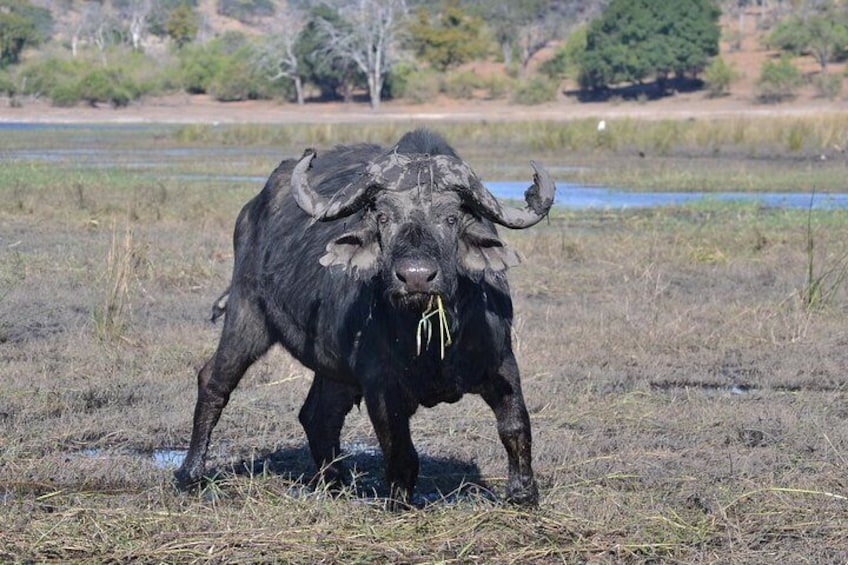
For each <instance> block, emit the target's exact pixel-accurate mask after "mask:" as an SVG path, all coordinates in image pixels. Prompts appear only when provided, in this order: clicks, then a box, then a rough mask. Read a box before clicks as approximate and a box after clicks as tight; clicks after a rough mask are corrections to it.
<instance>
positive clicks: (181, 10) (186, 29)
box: [165, 4, 200, 47]
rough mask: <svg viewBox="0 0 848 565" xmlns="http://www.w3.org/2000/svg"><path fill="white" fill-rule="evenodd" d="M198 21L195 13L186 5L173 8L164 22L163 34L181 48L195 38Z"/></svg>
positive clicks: (198, 26)
mask: <svg viewBox="0 0 848 565" xmlns="http://www.w3.org/2000/svg"><path fill="white" fill-rule="evenodd" d="M199 29H200V21H199V18H198V16H197V13H196V12H195V11H194V10H193V9H192V8H191V7H190V6H189V5H187V4H180V5H179V6H177V7H176V8H174V9H173V10H172V11H171V13H170V15H169V16H168V19H167V20H166V21H165V33H167V34H168V36H169V37H170V38H171V39H173V40H174V43H176V44H177V47H182V46H183V45H185V44H186V43H188V42H189V41H191V40H193V39H194V38H195V37H196V36H197V32H198V30H199Z"/></svg>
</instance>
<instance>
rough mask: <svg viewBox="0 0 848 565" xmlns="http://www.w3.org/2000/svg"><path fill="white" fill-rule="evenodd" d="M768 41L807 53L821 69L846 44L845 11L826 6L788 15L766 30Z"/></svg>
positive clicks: (841, 50) (846, 21) (796, 51)
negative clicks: (768, 32) (804, 12)
mask: <svg viewBox="0 0 848 565" xmlns="http://www.w3.org/2000/svg"><path fill="white" fill-rule="evenodd" d="M768 44H769V45H770V46H772V47H777V48H778V49H780V50H782V51H786V52H788V53H791V54H793V55H802V54H807V53H809V54H811V55H812V56H813V57H815V59H816V61H817V62H818V64H819V66H820V67H821V68H822V70H824V69H826V68H827V64H828V63H829V62H830V61H832V60H834V59H835V58H836V57H837V56H840V55H843V54H844V53H843V51H844V49H845V47H846V45H848V15H846V13H845V12H844V11H843V12H838V11H836V10H835V9H833V8H828V9H825V10H823V11H821V12H816V13H813V14H810V15H808V16H806V17H801V16H797V15H793V16H790V17H789V18H787V19H785V20H783V21H782V22H780V23H779V24H778V25H777V26H776V27H775V28H774V31H772V32H771V34H769V36H768Z"/></svg>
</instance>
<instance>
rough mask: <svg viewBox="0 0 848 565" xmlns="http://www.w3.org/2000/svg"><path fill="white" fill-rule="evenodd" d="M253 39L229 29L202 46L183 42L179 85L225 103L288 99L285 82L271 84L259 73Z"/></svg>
mask: <svg viewBox="0 0 848 565" xmlns="http://www.w3.org/2000/svg"><path fill="white" fill-rule="evenodd" d="M254 41H255V40H252V39H250V38H248V37H247V36H246V35H244V34H242V33H238V32H229V33H225V34H224V35H222V36H221V37H218V38H216V39H213V40H212V41H210V42H208V43H205V44H202V45H198V44H194V45H186V46H185V47H183V48H182V49H181V50H180V52H179V76H180V77H181V86H182V88H183V89H185V90H186V92H189V93H192V94H201V93H206V94H210V95H211V96H213V97H214V98H215V99H216V100H220V101H225V102H231V101H235V100H252V99H267V98H274V97H285V98H290V97H291V92H290V91H291V85H290V84H289V83H288V82H282V81H278V82H275V83H272V82H271V81H270V79H269V78H268V77H267V76H265V75H264V74H263V73H262V72H261V70H260V66H259V64H258V62H257V50H256V45H255V44H254Z"/></svg>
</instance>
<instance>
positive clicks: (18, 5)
mask: <svg viewBox="0 0 848 565" xmlns="http://www.w3.org/2000/svg"><path fill="white" fill-rule="evenodd" d="M45 15H46V16H45ZM45 17H46V18H47V19H48V21H50V20H49V18H50V12H49V11H47V10H45V9H43V8H37V7H36V6H33V5H32V4H30V3H29V2H28V1H27V0H0V68H2V67H5V66H7V65H11V64H15V63H17V62H18V59H19V57H20V54H21V51H23V50H24V48H25V47H27V46H30V45H37V44H38V43H40V42H41V41H42V40H43V39H44V37H45V35H44V34H43V32H42V29H40V28H39V23H40V22H43V21H44V18H45ZM51 25H52V23H51Z"/></svg>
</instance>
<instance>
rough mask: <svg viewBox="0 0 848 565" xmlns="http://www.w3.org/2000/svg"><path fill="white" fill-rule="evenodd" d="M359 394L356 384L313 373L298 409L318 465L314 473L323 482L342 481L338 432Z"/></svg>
mask: <svg viewBox="0 0 848 565" xmlns="http://www.w3.org/2000/svg"><path fill="white" fill-rule="evenodd" d="M360 398H361V394H360V393H359V389H358V388H357V387H355V386H352V385H346V384H343V383H339V382H336V381H333V380H330V379H328V378H326V377H324V376H323V375H321V374H320V373H316V374H315V378H314V379H313V380H312V386H311V387H310V389H309V394H308V395H307V397H306V401H305V402H304V403H303V407H302V408H301V409H300V414H299V419H300V423H301V424H302V425H303V429H304V430H306V437H307V438H308V439H309V450H310V452H311V453H312V458H313V459H314V460H315V465H317V466H318V477H319V478H320V479H322V480H323V481H324V482H325V483H326V484H329V485H332V486H340V485H341V484H342V483H343V481H344V467H343V465H342V463H341V461H340V460H339V456H340V455H341V448H340V445H339V443H340V440H339V436H340V435H341V431H342V426H343V425H344V421H345V417H346V416H347V414H348V412H350V409H351V408H353V405H354V404H355V403H356V402H358V401H359V399H360Z"/></svg>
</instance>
